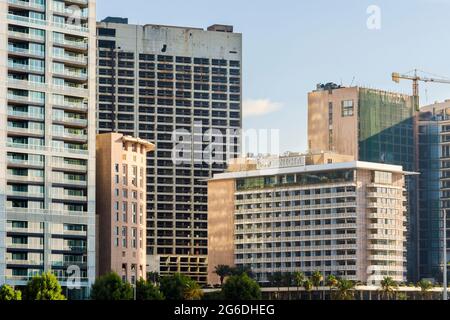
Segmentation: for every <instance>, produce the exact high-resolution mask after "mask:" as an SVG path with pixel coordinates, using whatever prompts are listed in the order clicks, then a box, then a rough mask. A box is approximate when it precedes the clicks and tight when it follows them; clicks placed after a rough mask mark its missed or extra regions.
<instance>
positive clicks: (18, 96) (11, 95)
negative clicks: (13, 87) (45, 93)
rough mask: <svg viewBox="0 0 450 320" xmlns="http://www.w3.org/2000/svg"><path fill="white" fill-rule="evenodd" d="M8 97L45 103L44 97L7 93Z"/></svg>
mask: <svg viewBox="0 0 450 320" xmlns="http://www.w3.org/2000/svg"><path fill="white" fill-rule="evenodd" d="M8 99H9V100H17V101H23V102H29V103H39V104H43V103H45V99H39V98H36V97H29V96H21V95H17V94H14V93H8Z"/></svg>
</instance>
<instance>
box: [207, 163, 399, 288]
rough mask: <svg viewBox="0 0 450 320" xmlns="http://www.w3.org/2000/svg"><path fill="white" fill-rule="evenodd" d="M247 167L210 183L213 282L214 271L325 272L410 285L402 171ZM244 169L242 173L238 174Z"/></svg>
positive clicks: (262, 275) (364, 166)
mask: <svg viewBox="0 0 450 320" xmlns="http://www.w3.org/2000/svg"><path fill="white" fill-rule="evenodd" d="M304 163H306V164H307V165H303V166H293V167H274V168H270V167H266V166H264V168H263V169H261V166H260V165H258V166H257V168H256V169H254V168H252V167H247V169H248V170H247V169H244V170H243V171H236V172H227V173H223V174H218V175H215V176H214V178H213V179H211V180H210V181H209V184H208V204H209V213H208V223H209V228H210V229H209V251H208V255H209V256H208V258H209V268H208V271H209V272H208V282H209V283H210V284H218V283H219V278H218V276H217V275H216V274H215V273H214V268H215V267H216V266H217V265H231V266H237V267H250V268H251V269H252V271H253V273H254V274H255V275H256V278H257V280H258V281H259V282H261V283H268V282H270V278H271V275H273V274H274V273H279V272H280V273H294V272H297V271H300V272H304V273H305V274H306V275H307V276H311V274H312V273H313V272H314V271H320V272H322V274H324V275H325V276H327V275H330V274H333V275H335V276H338V277H342V278H346V279H349V280H354V281H361V282H364V283H370V284H372V283H379V282H380V281H381V280H383V278H384V277H387V276H390V277H392V278H393V279H394V280H396V281H400V282H402V281H405V279H406V256H405V255H406V247H405V246H406V225H405V223H406V215H405V214H406V208H405V204H404V202H405V197H404V188H405V179H404V177H405V172H403V169H402V167H401V166H393V165H384V164H375V163H367V162H341V163H331V162H330V163H322V162H320V164H319V163H316V164H314V165H308V162H304ZM241 169H242V168H241Z"/></svg>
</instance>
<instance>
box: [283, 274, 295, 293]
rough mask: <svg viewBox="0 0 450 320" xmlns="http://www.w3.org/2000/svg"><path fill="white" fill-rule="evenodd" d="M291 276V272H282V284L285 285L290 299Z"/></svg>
mask: <svg viewBox="0 0 450 320" xmlns="http://www.w3.org/2000/svg"><path fill="white" fill-rule="evenodd" d="M292 280H293V276H292V273H290V272H286V273H284V274H283V281H282V282H283V285H285V286H286V287H287V293H288V299H289V300H291V295H290V288H291V286H292Z"/></svg>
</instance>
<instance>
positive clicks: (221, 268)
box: [214, 264, 233, 286]
mask: <svg viewBox="0 0 450 320" xmlns="http://www.w3.org/2000/svg"><path fill="white" fill-rule="evenodd" d="M214 273H215V274H217V275H218V276H219V278H220V286H223V281H224V280H225V278H226V277H229V276H231V274H232V273H233V270H232V268H231V267H230V266H226V265H223V264H221V265H218V266H216V268H215V271H214Z"/></svg>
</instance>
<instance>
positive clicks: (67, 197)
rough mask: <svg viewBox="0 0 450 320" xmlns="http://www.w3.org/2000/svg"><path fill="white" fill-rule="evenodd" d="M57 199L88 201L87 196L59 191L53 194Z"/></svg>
mask: <svg viewBox="0 0 450 320" xmlns="http://www.w3.org/2000/svg"><path fill="white" fill-rule="evenodd" d="M52 197H53V198H55V199H59V200H69V201H70V200H71V201H87V196H75V195H70V194H68V193H63V194H61V193H57V194H54V195H53V196H52Z"/></svg>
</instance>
